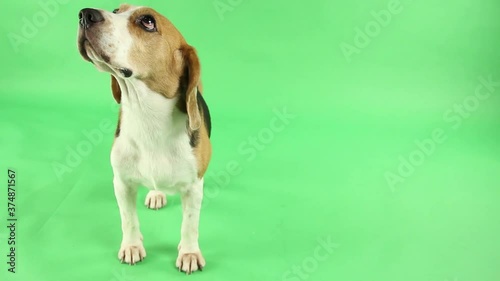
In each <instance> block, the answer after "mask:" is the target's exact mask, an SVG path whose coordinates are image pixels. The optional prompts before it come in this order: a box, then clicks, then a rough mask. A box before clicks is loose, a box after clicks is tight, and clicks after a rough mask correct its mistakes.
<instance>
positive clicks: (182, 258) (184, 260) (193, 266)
mask: <svg viewBox="0 0 500 281" xmlns="http://www.w3.org/2000/svg"><path fill="white" fill-rule="evenodd" d="M205 264H206V263H205V259H204V258H203V256H202V255H201V253H200V252H198V253H185V254H181V253H179V256H178V257H177V261H176V263H175V265H176V266H177V268H178V269H179V271H182V272H185V273H186V274H191V273H193V272H195V271H198V270H200V271H201V270H203V267H205Z"/></svg>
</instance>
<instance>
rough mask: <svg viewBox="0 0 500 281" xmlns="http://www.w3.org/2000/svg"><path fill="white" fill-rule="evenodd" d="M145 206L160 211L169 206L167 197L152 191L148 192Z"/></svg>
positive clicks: (159, 192)
mask: <svg viewBox="0 0 500 281" xmlns="http://www.w3.org/2000/svg"><path fill="white" fill-rule="evenodd" d="M144 205H146V206H147V207H148V208H150V209H155V210H158V209H160V208H163V207H164V206H165V205H167V196H166V195H165V193H163V192H161V191H158V190H151V191H149V192H148V195H146V200H145V201H144Z"/></svg>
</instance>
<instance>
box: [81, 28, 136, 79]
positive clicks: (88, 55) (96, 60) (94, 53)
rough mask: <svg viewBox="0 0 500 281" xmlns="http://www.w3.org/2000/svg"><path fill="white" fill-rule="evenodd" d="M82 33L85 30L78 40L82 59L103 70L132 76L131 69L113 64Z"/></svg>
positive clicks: (125, 76) (127, 76)
mask: <svg viewBox="0 0 500 281" xmlns="http://www.w3.org/2000/svg"><path fill="white" fill-rule="evenodd" d="M84 33H85V31H83V32H82V34H80V38H79V40H78V49H79V51H80V55H81V56H82V58H83V59H84V60H86V61H88V62H91V63H93V64H94V65H96V66H98V68H102V69H103V70H105V71H108V72H114V73H116V74H121V75H122V76H123V77H124V78H129V77H131V76H132V74H133V71H132V70H131V69H129V68H126V67H120V66H115V65H113V64H112V63H111V59H110V57H109V56H108V55H106V54H105V53H104V52H103V51H101V50H100V48H96V47H95V46H94V44H92V42H91V40H89V39H88V38H87V36H85V34H84Z"/></svg>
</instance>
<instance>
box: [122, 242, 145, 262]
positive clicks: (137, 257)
mask: <svg viewBox="0 0 500 281" xmlns="http://www.w3.org/2000/svg"><path fill="white" fill-rule="evenodd" d="M145 257H146V250H145V249H144V246H143V245H142V242H139V243H135V244H129V245H122V246H121V247H120V251H118V259H119V260H120V261H121V262H122V263H127V264H130V265H134V264H136V263H138V262H140V261H142V260H143V259H144V258H145Z"/></svg>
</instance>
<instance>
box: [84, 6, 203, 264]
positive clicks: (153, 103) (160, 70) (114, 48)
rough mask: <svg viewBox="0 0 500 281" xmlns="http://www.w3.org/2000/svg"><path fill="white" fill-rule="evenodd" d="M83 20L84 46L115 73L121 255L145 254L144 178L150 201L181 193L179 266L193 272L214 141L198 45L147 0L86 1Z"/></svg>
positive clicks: (130, 260)
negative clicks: (140, 212)
mask: <svg viewBox="0 0 500 281" xmlns="http://www.w3.org/2000/svg"><path fill="white" fill-rule="evenodd" d="M79 20H80V21H79V33H78V49H79V51H80V54H81V56H82V57H83V59H85V60H87V61H89V62H91V63H92V64H94V66H95V67H96V68H97V69H98V70H100V71H103V72H108V73H110V74H111V89H112V93H113V97H114V99H115V100H116V102H117V103H119V104H120V115H119V118H118V126H117V128H116V133H115V139H114V142H113V147H112V150H111V157H110V158H111V165H112V168H113V175H114V178H113V185H114V191H115V197H116V200H117V202H118V207H119V210H120V216H121V225H122V234H123V237H122V242H121V247H120V250H119V251H118V258H119V259H120V260H121V261H122V262H125V263H127V264H131V265H133V264H135V263H137V262H139V261H141V260H143V259H144V258H145V257H146V250H145V249H144V246H143V242H142V240H143V236H142V234H141V231H140V229H139V219H138V217H137V212H136V198H137V189H138V187H139V186H145V187H147V188H149V189H150V191H149V193H148V194H147V197H146V200H145V204H146V205H147V206H148V207H149V208H151V209H158V208H161V207H163V206H165V204H166V201H167V199H166V194H167V195H171V194H176V193H180V196H181V202H182V210H183V217H182V226H181V239H180V243H179V245H178V257H177V260H176V266H177V268H179V270H180V271H183V272H186V273H187V274H190V273H192V272H194V271H197V270H201V269H202V268H203V267H204V266H205V259H204V258H203V256H202V254H201V251H200V247H199V245H198V225H199V219H200V209H201V204H202V198H203V175H204V174H205V171H206V170H207V166H208V163H209V161H210V158H211V154H212V148H211V144H210V132H211V121H210V113H209V110H208V107H207V104H206V103H205V100H204V99H203V96H202V95H201V91H202V86H201V80H200V62H199V59H198V56H197V53H196V50H195V49H194V48H193V47H192V46H190V45H188V44H187V43H186V40H185V39H184V37H183V36H182V35H181V33H180V32H179V31H178V30H177V29H176V28H175V27H174V25H173V24H172V23H171V22H170V21H169V20H168V19H166V18H165V17H164V16H162V15H160V14H159V13H158V12H156V11H155V10H153V9H151V8H148V7H135V6H131V5H127V4H123V5H121V6H120V7H119V8H118V9H115V10H114V11H112V12H110V11H104V10H98V9H90V8H87V9H83V10H81V11H80V13H79Z"/></svg>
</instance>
